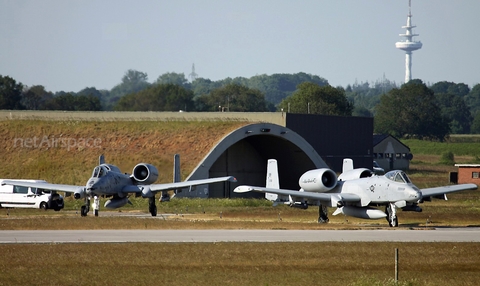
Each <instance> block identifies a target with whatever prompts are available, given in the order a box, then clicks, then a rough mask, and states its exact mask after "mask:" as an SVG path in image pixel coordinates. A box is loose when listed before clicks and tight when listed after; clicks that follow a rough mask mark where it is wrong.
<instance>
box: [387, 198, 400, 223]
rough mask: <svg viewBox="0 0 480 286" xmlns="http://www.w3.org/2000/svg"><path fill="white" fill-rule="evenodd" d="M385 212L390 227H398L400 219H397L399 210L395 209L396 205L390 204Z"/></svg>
mask: <svg viewBox="0 0 480 286" xmlns="http://www.w3.org/2000/svg"><path fill="white" fill-rule="evenodd" d="M385 212H386V213H387V217H386V219H387V221H388V225H389V226H391V227H397V226H398V218H397V209H396V207H395V204H392V203H390V204H388V205H387V207H386V208H385Z"/></svg>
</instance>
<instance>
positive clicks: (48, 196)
mask: <svg viewBox="0 0 480 286" xmlns="http://www.w3.org/2000/svg"><path fill="white" fill-rule="evenodd" d="M15 180H16V181H24V182H32V183H46V181H43V180H17V179H15ZM2 183H3V180H0V207H2V208H40V209H44V210H47V209H54V210H55V211H59V210H61V209H63V196H61V195H59V194H57V193H56V192H55V191H50V190H46V189H41V188H29V187H21V186H12V185H3V186H2V185H1V184H2Z"/></svg>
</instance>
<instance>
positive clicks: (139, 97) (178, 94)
mask: <svg viewBox="0 0 480 286" xmlns="http://www.w3.org/2000/svg"><path fill="white" fill-rule="evenodd" d="M193 108H194V103H193V92H192V91H191V90H188V89H185V88H183V87H181V86H179V85H176V84H158V85H154V86H152V87H150V88H148V89H145V90H142V91H139V92H137V93H131V94H128V95H126V96H124V97H122V98H120V100H119V101H118V102H117V104H116V105H115V110H118V111H179V110H185V111H190V110H193Z"/></svg>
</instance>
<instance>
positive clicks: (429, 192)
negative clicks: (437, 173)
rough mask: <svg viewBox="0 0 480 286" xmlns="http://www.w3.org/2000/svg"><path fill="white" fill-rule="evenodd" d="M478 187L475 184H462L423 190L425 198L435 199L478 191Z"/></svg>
mask: <svg viewBox="0 0 480 286" xmlns="http://www.w3.org/2000/svg"><path fill="white" fill-rule="evenodd" d="M476 189H477V185H475V184H460V185H451V186H443V187H436V188H428V189H421V190H420V191H421V192H422V196H423V197H434V196H439V195H444V194H448V193H453V192H459V191H467V190H476Z"/></svg>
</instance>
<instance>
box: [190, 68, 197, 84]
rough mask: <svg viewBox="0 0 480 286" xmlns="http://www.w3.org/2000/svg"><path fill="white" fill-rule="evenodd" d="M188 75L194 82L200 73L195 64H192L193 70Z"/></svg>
mask: <svg viewBox="0 0 480 286" xmlns="http://www.w3.org/2000/svg"><path fill="white" fill-rule="evenodd" d="M188 77H189V78H190V81H192V82H193V81H194V80H196V79H197V78H198V74H197V73H195V64H192V72H191V73H190V74H189V75H188Z"/></svg>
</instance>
